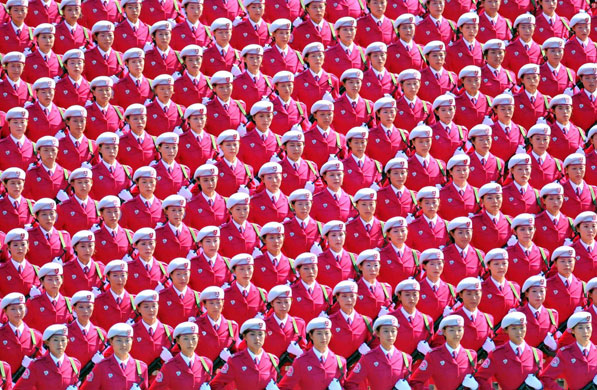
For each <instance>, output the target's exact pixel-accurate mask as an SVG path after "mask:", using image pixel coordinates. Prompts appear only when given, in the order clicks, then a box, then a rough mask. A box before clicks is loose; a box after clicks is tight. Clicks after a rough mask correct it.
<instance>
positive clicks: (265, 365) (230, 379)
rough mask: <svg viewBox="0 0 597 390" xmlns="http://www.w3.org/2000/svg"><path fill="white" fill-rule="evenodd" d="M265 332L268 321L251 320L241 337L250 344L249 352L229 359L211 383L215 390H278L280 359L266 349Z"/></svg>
mask: <svg viewBox="0 0 597 390" xmlns="http://www.w3.org/2000/svg"><path fill="white" fill-rule="evenodd" d="M265 329H266V325H265V322H264V321H263V320H261V319H259V318H251V319H248V320H246V321H245V322H244V323H243V325H242V326H241V328H240V337H241V339H243V340H244V341H245V342H246V344H247V349H245V350H243V351H241V352H238V353H236V354H234V355H233V356H232V357H230V359H228V362H226V364H225V365H224V367H222V369H221V370H220V371H219V372H218V373H217V374H216V376H215V378H214V380H213V381H212V382H211V384H210V385H211V388H212V389H213V390H223V389H227V388H228V386H230V385H233V386H234V388H235V389H238V390H252V389H263V388H266V389H267V390H270V389H276V388H277V387H275V382H276V378H277V375H278V374H279V368H278V358H277V357H275V356H274V355H272V354H270V353H267V352H265V351H264V349H263V343H264V342H265V337H266V330H265ZM272 386H273V387H272Z"/></svg>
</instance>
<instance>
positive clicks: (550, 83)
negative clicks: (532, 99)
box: [538, 62, 576, 96]
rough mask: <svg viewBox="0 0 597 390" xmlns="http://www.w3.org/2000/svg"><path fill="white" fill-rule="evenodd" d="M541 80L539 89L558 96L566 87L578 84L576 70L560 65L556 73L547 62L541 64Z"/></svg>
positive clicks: (546, 93) (545, 93) (544, 92)
mask: <svg viewBox="0 0 597 390" xmlns="http://www.w3.org/2000/svg"><path fill="white" fill-rule="evenodd" d="M540 71H541V82H540V83H539V87H538V89H539V91H540V92H541V93H542V94H544V95H548V96H556V95H558V94H561V93H564V91H565V90H566V88H573V87H574V85H575V84H576V72H574V71H573V70H571V69H569V68H566V67H565V66H564V65H560V69H559V70H558V72H557V74H555V75H554V73H553V72H555V70H554V71H552V70H551V69H550V68H549V66H548V65H547V62H545V63H543V64H541V68H540Z"/></svg>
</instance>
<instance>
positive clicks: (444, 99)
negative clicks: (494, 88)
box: [430, 94, 468, 161]
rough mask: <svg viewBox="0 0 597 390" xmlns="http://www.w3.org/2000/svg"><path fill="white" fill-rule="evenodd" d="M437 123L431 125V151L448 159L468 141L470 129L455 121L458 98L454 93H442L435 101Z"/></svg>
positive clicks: (434, 109)
mask: <svg viewBox="0 0 597 390" xmlns="http://www.w3.org/2000/svg"><path fill="white" fill-rule="evenodd" d="M432 108H433V115H434V116H435V120H436V122H435V124H434V125H433V126H431V129H432V130H433V133H434V134H433V135H434V138H435V139H434V141H433V144H432V145H431V150H430V153H431V154H432V155H433V156H434V157H437V158H439V159H440V160H442V161H448V160H449V159H450V158H452V156H453V155H454V152H455V151H456V149H458V148H459V147H461V146H463V145H464V144H465V143H466V140H467V135H468V130H467V129H466V128H465V127H462V126H460V125H457V124H456V123H454V116H455V115H456V100H454V96H452V95H447V94H446V95H440V96H438V97H437V98H435V100H434V101H433V106H432Z"/></svg>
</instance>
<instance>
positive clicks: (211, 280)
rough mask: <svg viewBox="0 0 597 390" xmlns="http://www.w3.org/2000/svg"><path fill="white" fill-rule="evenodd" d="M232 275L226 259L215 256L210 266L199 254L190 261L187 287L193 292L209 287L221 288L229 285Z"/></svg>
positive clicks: (203, 256)
mask: <svg viewBox="0 0 597 390" xmlns="http://www.w3.org/2000/svg"><path fill="white" fill-rule="evenodd" d="M231 280H232V274H231V273H230V270H229V269H228V258H227V257H222V256H220V255H217V258H216V261H215V262H214V264H213V265H212V264H211V263H210V262H208V260H207V259H206V257H205V255H204V254H203V253H202V254H199V255H197V256H195V257H193V258H192V259H191V278H190V279H189V286H191V288H192V289H193V290H196V291H203V290H204V289H206V288H207V287H209V286H221V285H223V284H224V283H230V281H231Z"/></svg>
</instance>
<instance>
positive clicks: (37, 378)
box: [15, 7, 81, 390]
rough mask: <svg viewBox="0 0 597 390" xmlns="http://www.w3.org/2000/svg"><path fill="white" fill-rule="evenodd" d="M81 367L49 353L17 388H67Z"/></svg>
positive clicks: (18, 383) (66, 358) (75, 381)
mask: <svg viewBox="0 0 597 390" xmlns="http://www.w3.org/2000/svg"><path fill="white" fill-rule="evenodd" d="M42 8H43V7H42ZM80 369H81V362H80V361H79V360H77V359H76V358H71V357H69V356H67V355H65V356H64V360H63V361H62V364H61V365H60V367H56V363H54V360H53V359H52V357H51V356H50V354H49V353H48V354H46V355H44V356H42V357H40V358H39V359H37V360H36V361H34V362H32V363H31V365H30V366H29V368H27V369H26V370H25V372H24V373H23V376H21V377H20V378H19V380H18V381H17V383H16V385H15V389H19V390H36V389H43V388H46V386H51V387H52V388H55V389H62V388H66V387H68V386H70V385H75V384H76V383H77V382H78V381H79V370H80ZM42 374H43V375H42Z"/></svg>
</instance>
